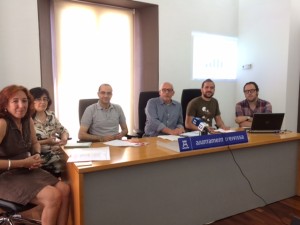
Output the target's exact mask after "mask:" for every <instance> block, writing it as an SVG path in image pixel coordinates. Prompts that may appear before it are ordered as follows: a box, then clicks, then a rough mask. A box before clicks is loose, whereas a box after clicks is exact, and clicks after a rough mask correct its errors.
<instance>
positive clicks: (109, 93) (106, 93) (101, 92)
mask: <svg viewBox="0 0 300 225" xmlns="http://www.w3.org/2000/svg"><path fill="white" fill-rule="evenodd" d="M99 93H100V95H112V92H105V91H100V92H99Z"/></svg>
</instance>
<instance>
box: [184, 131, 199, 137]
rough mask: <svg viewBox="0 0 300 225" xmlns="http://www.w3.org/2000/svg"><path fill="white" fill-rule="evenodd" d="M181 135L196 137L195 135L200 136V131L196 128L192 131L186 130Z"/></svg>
mask: <svg viewBox="0 0 300 225" xmlns="http://www.w3.org/2000/svg"><path fill="white" fill-rule="evenodd" d="M180 136H182V137H195V136H200V131H199V130H196V131H190V132H185V133H182V134H180Z"/></svg>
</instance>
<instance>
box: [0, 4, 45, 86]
mask: <svg viewBox="0 0 300 225" xmlns="http://www.w3.org/2000/svg"><path fill="white" fill-rule="evenodd" d="M0 74H1V76H0V89H2V88H3V87H5V86H7V85H9V84H20V85H24V86H26V87H28V88H31V87H34V86H40V85H41V78H40V51H39V29H38V16H37V3H36V0H26V1H24V0H1V1H0Z"/></svg>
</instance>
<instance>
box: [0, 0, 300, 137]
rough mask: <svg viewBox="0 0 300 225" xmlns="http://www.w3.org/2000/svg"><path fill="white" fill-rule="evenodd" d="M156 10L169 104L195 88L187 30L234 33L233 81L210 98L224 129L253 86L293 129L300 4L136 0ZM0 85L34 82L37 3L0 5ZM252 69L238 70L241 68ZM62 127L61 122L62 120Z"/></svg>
mask: <svg viewBox="0 0 300 225" xmlns="http://www.w3.org/2000/svg"><path fill="white" fill-rule="evenodd" d="M141 1H144V2H148V3H154V4H158V5H159V45H160V46H159V57H160V58H159V63H160V68H159V74H160V82H163V81H171V82H173V84H174V86H175V91H176V93H175V99H177V100H180V96H181V90H182V89H184V88H197V87H199V88H200V85H201V83H202V80H201V81H193V80H192V79H191V77H192V37H191V32H192V31H201V32H208V33H214V34H221V35H228V36H237V37H239V40H240V47H241V48H240V49H241V51H240V53H241V55H240V67H239V71H238V80H237V81H217V82H216V94H215V97H216V98H217V99H218V100H219V103H220V108H221V113H222V117H223V119H224V121H225V123H226V124H227V125H230V126H236V125H235V123H234V106H235V103H236V102H237V101H239V100H241V99H243V98H244V96H243V93H242V86H243V85H244V83H245V82H247V81H250V80H253V81H256V82H257V83H258V84H259V86H260V88H261V91H260V97H261V98H264V99H267V100H269V101H271V102H272V104H273V109H274V112H285V113H286V117H285V118H286V119H285V124H284V128H287V129H291V130H294V131H295V130H296V122H297V109H298V89H299V65H300V59H299V49H300V48H299V40H300V38H299V15H300V12H299V11H300V7H299V4H300V3H299V2H300V1H299V0H276V1H274V0H263V1H261V0H186V1H182V0H141ZM0 49H1V51H0V71H1V72H0V73H1V77H0V88H1V87H3V86H6V85H7V84H10V83H20V84H23V85H25V86H27V87H29V88H31V87H33V86H38V85H40V83H41V81H40V69H39V68H40V62H39V42H38V18H37V4H36V0H26V1H24V0H1V1H0ZM249 63H251V64H253V68H252V69H251V70H241V69H240V68H241V65H243V64H249ZM62 123H63V121H62Z"/></svg>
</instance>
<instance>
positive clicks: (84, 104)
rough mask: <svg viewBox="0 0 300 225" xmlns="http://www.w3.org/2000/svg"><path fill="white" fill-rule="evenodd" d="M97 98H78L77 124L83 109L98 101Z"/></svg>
mask: <svg viewBox="0 0 300 225" xmlns="http://www.w3.org/2000/svg"><path fill="white" fill-rule="evenodd" d="M98 100H99V99H98V98H90V99H79V105H78V115H79V124H80V121H81V117H82V115H83V113H84V111H85V109H86V108H87V107H88V106H90V105H92V104H94V103H96V102H98Z"/></svg>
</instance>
